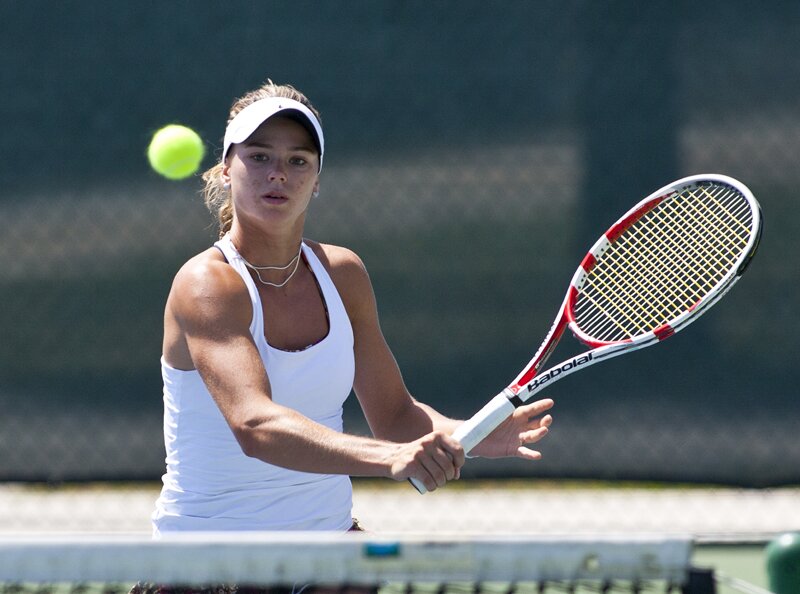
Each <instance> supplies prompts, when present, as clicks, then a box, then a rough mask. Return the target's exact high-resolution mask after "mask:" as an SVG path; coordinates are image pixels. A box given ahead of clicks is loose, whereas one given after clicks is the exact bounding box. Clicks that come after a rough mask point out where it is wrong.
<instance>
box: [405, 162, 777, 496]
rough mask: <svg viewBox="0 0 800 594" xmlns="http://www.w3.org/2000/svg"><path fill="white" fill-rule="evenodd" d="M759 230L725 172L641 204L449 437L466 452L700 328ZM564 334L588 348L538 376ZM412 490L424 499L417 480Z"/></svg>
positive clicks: (744, 191) (749, 204)
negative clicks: (567, 385)
mask: <svg viewBox="0 0 800 594" xmlns="http://www.w3.org/2000/svg"><path fill="white" fill-rule="evenodd" d="M761 225H762V221H761V209H760V207H759V204H758V202H757V201H756V199H755V197H754V196H753V194H752V193H751V192H750V190H749V189H748V188H747V187H746V186H744V185H743V184H742V183H740V182H739V181H737V180H735V179H732V178H730V177H726V176H722V175H714V174H709V175H696V176H692V177H686V178H684V179H681V180H678V181H676V182H674V183H672V184H670V185H668V186H665V187H663V188H661V189H660V190H658V191H657V192H654V193H653V194H651V195H650V196H648V197H647V198H645V199H644V200H642V201H641V202H639V203H638V204H637V205H636V206H634V207H633V208H631V209H630V210H629V211H628V212H626V213H625V214H624V215H623V216H622V217H621V218H620V219H619V220H618V221H617V222H616V223H614V224H613V225H612V226H611V227H610V228H609V229H608V231H606V232H605V233H604V234H603V235H602V236H601V237H600V239H598V240H597V241H596V242H595V244H594V246H592V249H591V250H589V252H588V253H587V254H586V256H585V257H584V258H583V261H582V262H581V264H580V266H578V269H577V270H576V271H575V274H574V276H573V277H572V282H571V283H570V286H569V289H568V290H567V295H566V297H565V298H564V302H563V304H562V305H561V308H560V309H559V311H558V315H557V316H556V319H555V321H554V322H553V325H552V327H551V328H550V331H549V332H548V333H547V336H546V337H545V339H544V342H542V345H541V346H540V347H539V350H538V351H536V354H535V355H534V356H533V359H531V361H530V362H529V363H528V364H527V366H526V367H525V368H524V369H523V370H522V372H521V373H520V374H519V375H518V376H517V378H516V379H515V380H514V381H513V382H511V384H510V385H509V386H508V387H506V388H505V389H504V390H503V391H502V392H500V393H499V394H498V395H497V396H495V397H494V398H493V399H492V400H490V401H489V402H488V403H487V404H486V406H484V407H483V408H482V409H481V410H480V411H478V412H477V413H476V414H475V415H474V416H473V417H472V418H471V419H469V420H468V421H466V422H464V424H462V425H461V426H459V428H458V429H457V430H456V431H455V432H454V433H453V437H454V438H455V439H457V440H458V441H459V442H460V443H461V445H462V446H463V447H464V451H465V452H467V453H468V452H469V451H470V450H472V449H473V448H474V447H475V446H476V445H477V444H478V443H480V442H481V441H482V440H483V439H484V438H485V437H486V436H487V435H489V433H491V432H492V431H493V430H494V429H495V428H496V427H497V426H498V425H499V424H500V423H502V422H503V421H504V420H505V419H506V418H508V417H509V416H510V415H511V414H512V413H513V412H514V409H515V408H516V407H518V406H520V405H522V403H524V402H525V401H526V400H528V399H530V398H531V397H532V396H534V395H535V394H537V393H538V392H540V391H541V390H542V389H544V388H546V387H548V386H550V385H551V384H553V383H554V382H556V381H558V380H560V379H562V378H564V377H566V376H567V375H569V374H571V373H574V372H576V371H578V370H580V369H586V368H587V367H589V366H591V365H593V364H595V363H598V362H600V361H605V360H607V359H610V358H612V357H616V356H617V355H622V354H623V353H629V352H631V351H635V350H637V349H641V348H644V347H647V346H650V345H653V344H657V343H659V342H661V341H662V340H664V339H666V338H669V337H670V336H672V335H673V334H675V333H676V332H678V331H679V330H682V329H683V328H685V327H686V326H688V325H689V324H691V323H692V322H694V321H695V320H696V319H697V318H699V317H700V316H701V315H702V314H703V313H704V312H706V311H708V309H709V308H710V307H711V306H712V305H714V304H715V303H716V302H717V301H718V300H719V299H720V298H721V297H722V296H723V295H725V293H726V292H727V291H728V290H730V288H731V287H732V286H733V285H734V283H736V281H737V280H739V278H740V277H741V276H742V274H743V273H744V271H745V269H746V268H747V266H748V264H749V263H750V260H751V259H752V257H753V255H754V254H755V252H756V249H757V248H758V243H759V239H760V236H761ZM567 327H569V329H570V330H571V331H572V333H573V334H574V335H575V337H576V338H577V339H578V340H579V341H581V342H582V343H584V344H586V345H588V346H589V347H591V349H590V350H588V351H586V352H584V353H582V354H580V355H577V356H575V357H572V358H569V359H566V360H565V361H562V362H561V363H559V364H558V365H554V366H553V367H550V368H549V369H547V370H545V371H541V372H540V370H541V369H542V366H543V365H544V363H545V361H547V359H548V357H549V356H550V354H551V353H552V352H553V349H555V347H556V345H557V344H558V342H559V340H560V339H561V336H562V335H563V334H564V330H565V329H566V328H567ZM411 483H412V484H413V485H414V486H415V487H416V488H417V490H418V491H419V492H420V493H425V492H426V489H425V486H424V485H423V484H422V483H421V482H419V481H418V480H416V479H411Z"/></svg>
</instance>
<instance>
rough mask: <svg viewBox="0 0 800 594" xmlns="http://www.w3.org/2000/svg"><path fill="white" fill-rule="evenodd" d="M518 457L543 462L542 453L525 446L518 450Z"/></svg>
mask: <svg viewBox="0 0 800 594" xmlns="http://www.w3.org/2000/svg"><path fill="white" fill-rule="evenodd" d="M517 457H518V458H524V459H525V460H541V459H542V453H541V452H538V451H536V450H532V449H530V448H526V447H525V446H520V447H519V448H517Z"/></svg>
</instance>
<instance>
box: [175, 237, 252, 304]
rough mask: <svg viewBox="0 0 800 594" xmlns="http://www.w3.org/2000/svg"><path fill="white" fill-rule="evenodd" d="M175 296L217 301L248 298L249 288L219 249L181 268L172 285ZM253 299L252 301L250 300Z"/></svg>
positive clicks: (205, 252)
mask: <svg viewBox="0 0 800 594" xmlns="http://www.w3.org/2000/svg"><path fill="white" fill-rule="evenodd" d="M171 293H172V295H173V297H176V296H177V297H185V298H188V299H189V300H190V301H194V300H196V299H202V300H204V301H205V300H209V299H210V300H214V299H220V298H229V299H230V298H233V299H241V298H243V297H247V294H248V293H247V287H246V285H245V284H244V281H243V280H242V277H241V276H239V273H238V272H236V270H234V268H233V267H232V266H230V265H229V264H228V263H227V261H226V260H225V257H224V256H223V255H222V252H220V250H219V249H217V248H215V247H210V248H208V249H206V250H204V251H202V252H200V253H199V254H197V255H195V256H193V257H191V258H190V259H189V260H187V261H186V263H185V264H184V265H183V266H181V268H180V269H179V270H178V272H177V274H176V275H175V279H174V280H173V282H172V291H171ZM248 299H249V298H248Z"/></svg>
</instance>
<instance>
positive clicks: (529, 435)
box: [519, 427, 550, 444]
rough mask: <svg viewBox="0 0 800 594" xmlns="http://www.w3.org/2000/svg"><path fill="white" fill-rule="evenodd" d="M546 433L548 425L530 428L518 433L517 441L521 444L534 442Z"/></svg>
mask: <svg viewBox="0 0 800 594" xmlns="http://www.w3.org/2000/svg"><path fill="white" fill-rule="evenodd" d="M548 433H550V429H549V428H548V427H539V428H537V429H531V430H530V431H523V432H522V433H520V434H519V441H520V443H521V444H529V443H536V442H537V441H541V440H542V439H544V437H545V435H547V434H548Z"/></svg>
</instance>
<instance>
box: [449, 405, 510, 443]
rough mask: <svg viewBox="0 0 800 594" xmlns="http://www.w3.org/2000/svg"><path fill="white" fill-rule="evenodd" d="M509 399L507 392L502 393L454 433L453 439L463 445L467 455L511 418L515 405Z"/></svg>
mask: <svg viewBox="0 0 800 594" xmlns="http://www.w3.org/2000/svg"><path fill="white" fill-rule="evenodd" d="M512 396H513V394H512ZM508 398H509V395H508V394H507V393H506V392H505V391H503V392H500V393H499V394H498V395H497V396H495V397H494V398H492V399H491V400H490V401H489V402H487V403H486V405H485V406H484V407H483V408H482V409H480V410H479V411H478V412H476V413H475V414H474V415H472V418H470V419H469V420H467V421H464V423H463V424H462V425H460V426H459V427H458V429H456V430H455V431H454V432H453V437H454V438H455V439H457V440H458V441H459V443H461V446H462V447H463V448H464V452H465V453H467V454H469V453H470V452H471V451H472V450H473V449H474V448H475V446H476V445H478V444H479V443H480V442H482V441H483V440H484V439H485V438H486V436H487V435H489V434H490V433H491V432H492V431H494V430H495V429H496V428H497V426H498V425H499V424H500V423H502V422H503V421H505V420H506V419H507V418H508V417H510V416H511V414H512V413H513V412H514V405H513V404H512V403H511V401H510V400H509V399H508Z"/></svg>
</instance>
